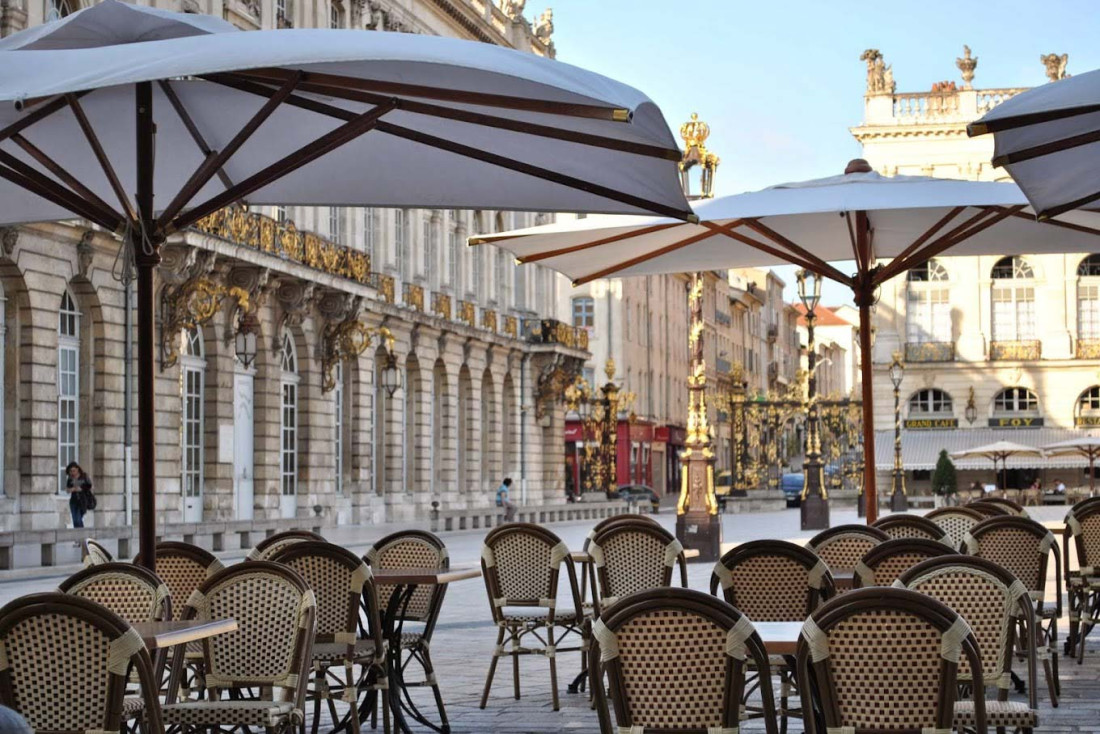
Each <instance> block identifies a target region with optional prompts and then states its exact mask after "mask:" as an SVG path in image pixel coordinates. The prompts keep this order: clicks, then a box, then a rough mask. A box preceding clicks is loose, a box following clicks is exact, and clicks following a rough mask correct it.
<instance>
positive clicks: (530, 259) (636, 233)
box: [469, 222, 683, 264]
mask: <svg viewBox="0 0 1100 734" xmlns="http://www.w3.org/2000/svg"><path fill="white" fill-rule="evenodd" d="M681 224H683V223H682V222H676V223H674V224H655V225H653V226H652V227H643V228H642V229H635V230H631V231H629V232H623V233H620V234H617V235H612V236H610V237H603V238H601V239H598V240H593V241H592V242H582V243H581V244H579V245H571V246H569V247H561V248H558V249H557V250H548V251H546V252H537V253H535V254H533V255H527V256H524V257H517V258H516V261H517V262H518V263H520V264H526V263H534V262H539V261H540V260H547V259H549V258H552V257H557V256H559V255H568V254H570V253H573V252H581V251H583V250H589V249H592V248H593V247H600V246H601V245H610V244H612V243H615V242H620V241H622V240H625V239H630V238H631V237H641V236H643V235H647V234H652V233H653V232H660V231H662V230H666V229H669V228H670V227H678V226H680V225H681ZM507 239H515V238H512V237H509V238H507ZM501 241H503V240H502V239H496V240H489V239H482V238H480V237H471V238H470V241H469V243H470V245H481V244H490V243H491V242H501Z"/></svg>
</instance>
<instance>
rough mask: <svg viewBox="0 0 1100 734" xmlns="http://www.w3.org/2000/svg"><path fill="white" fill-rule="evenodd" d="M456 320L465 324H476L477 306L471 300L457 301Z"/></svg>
mask: <svg viewBox="0 0 1100 734" xmlns="http://www.w3.org/2000/svg"><path fill="white" fill-rule="evenodd" d="M458 320H459V321H462V322H464V323H465V324H466V325H467V326H474V327H476V326H477V307H476V306H474V304H473V303H472V302H471V301H459V302H458Z"/></svg>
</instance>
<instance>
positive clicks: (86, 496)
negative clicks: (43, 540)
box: [65, 461, 95, 528]
mask: <svg viewBox="0 0 1100 734" xmlns="http://www.w3.org/2000/svg"><path fill="white" fill-rule="evenodd" d="M65 475H66V476H67V477H68V478H67V479H66V480H65V487H66V488H67V489H68V490H69V514H70V515H72V518H73V527H74V528H82V527H84V513H86V512H87V511H88V510H92V509H95V504H94V503H95V499H94V498H93V497H92V479H91V477H89V476H88V475H87V473H86V472H85V471H84V470H83V469H81V468H80V464H77V463H76V462H75V461H71V462H69V465H68V466H67V467H65Z"/></svg>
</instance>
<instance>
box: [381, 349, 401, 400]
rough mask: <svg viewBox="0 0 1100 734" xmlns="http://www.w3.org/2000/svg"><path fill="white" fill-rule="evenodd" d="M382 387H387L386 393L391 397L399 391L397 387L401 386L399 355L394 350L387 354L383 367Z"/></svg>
mask: <svg viewBox="0 0 1100 734" xmlns="http://www.w3.org/2000/svg"><path fill="white" fill-rule="evenodd" d="M382 387H384V388H385V389H386V394H387V395H389V396H390V397H391V398H392V397H393V394H394V393H395V392H397V389H398V388H399V387H401V371H400V370H399V369H397V357H395V356H394V354H393V352H388V353H387V354H386V362H385V364H384V365H383V367H382Z"/></svg>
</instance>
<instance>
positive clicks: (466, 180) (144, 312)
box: [0, 0, 692, 565]
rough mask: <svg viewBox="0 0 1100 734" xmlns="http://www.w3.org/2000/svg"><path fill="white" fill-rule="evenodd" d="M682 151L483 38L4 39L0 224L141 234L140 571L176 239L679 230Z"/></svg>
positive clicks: (105, 23)
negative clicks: (420, 216)
mask: <svg viewBox="0 0 1100 734" xmlns="http://www.w3.org/2000/svg"><path fill="white" fill-rule="evenodd" d="M5 103H6V104H5ZM368 132H370V134H369V135H367V134H366V133H368ZM334 151H338V153H337V154H336V155H332V153H333V152H334ZM679 157H680V153H679V150H678V149H677V146H676V143H675V140H674V138H673V136H672V133H671V131H670V130H669V129H668V126H667V124H666V123H665V121H664V118H663V117H662V116H661V112H660V110H658V109H657V106H656V105H655V104H654V103H653V102H652V101H650V100H649V99H648V98H647V97H646V96H645V95H643V94H642V93H641V92H639V91H637V90H635V89H633V88H631V87H628V86H626V85H623V84H620V83H618V82H615V81H613V80H611V79H608V78H606V77H604V76H600V75H598V74H593V73H591V72H587V71H584V70H582V69H578V68H576V67H573V66H569V65H567V64H562V63H559V62H556V61H552V60H549V59H544V58H540V57H537V56H534V55H531V54H524V53H520V52H517V51H513V50H510V49H505V48H500V47H497V46H492V45H489V44H483V43H473V42H466V41H460V40H455V39H447V38H439V37H433V36H424V35H414V34H397V33H376V32H372V33H365V32H362V31H353V30H309V29H306V30H273V31H251V32H247V33H245V32H237V31H236V29H235V28H234V27H233V26H232V25H230V24H229V23H226V22H224V21H222V20H219V19H217V18H211V17H208V16H200V15H193V14H181V13H172V12H167V11H163V10H156V9H153V8H147V7H138V6H131V5H126V4H123V3H119V2H116V1H115V0H106V1H105V2H103V3H100V4H98V5H95V6H93V7H90V8H88V9H86V10H82V11H80V12H77V13H74V14H72V15H70V16H68V17H66V18H64V19H62V20H60V21H56V22H54V23H48V24H46V25H43V26H40V27H36V28H32V29H29V30H26V31H23V32H21V33H17V34H15V35H12V36H10V37H9V38H6V39H4V40H3V41H0V225H8V224H16V223H23V222H32V221H41V220H54V219H70V218H72V217H73V216H74V215H76V216H79V217H82V218H84V219H87V220H90V221H92V222H94V223H96V224H98V225H101V226H103V227H105V228H106V229H108V230H110V231H113V232H118V233H120V234H123V235H124V236H130V237H132V239H133V240H134V241H135V243H136V244H135V248H134V249H135V251H136V257H135V260H136V264H137V291H138V292H137V311H138V337H137V339H138V361H139V373H138V429H139V433H138V446H139V475H138V490H139V497H140V502H141V506H140V516H139V523H140V548H141V556H142V558H143V559H144V561H145V563H147V564H150V565H151V564H152V563H153V561H154V554H153V552H152V551H153V543H154V542H155V493H154V487H155V458H156V454H155V452H156V449H155V444H154V433H153V428H154V425H155V420H154V410H155V406H154V389H153V388H154V377H155V359H154V315H155V307H154V300H153V271H154V269H155V267H156V264H157V262H158V261H159V255H158V249H159V247H160V244H161V243H162V242H163V241H164V240H165V238H166V237H168V236H169V235H170V234H172V233H173V232H176V231H179V230H181V229H183V228H185V227H187V226H189V225H191V224H193V223H195V222H196V221H198V220H199V219H201V218H202V217H204V216H205V215H207V214H210V213H212V212H214V211H217V210H218V209H220V208H222V207H224V206H226V205H229V204H232V203H235V202H240V201H245V202H247V203H249V204H300V205H314V204H322V205H352V206H354V205H363V206H383V207H385V206H394V207H396V206H413V207H439V208H475V209H480V208H488V209H516V210H525V211H532V210H534V211H591V212H613V213H660V214H663V215H666V216H671V217H682V218H689V217H691V216H692V213H691V210H690V208H689V207H688V205H687V202H686V201H685V199H684V195H683V193H682V191H681V189H680V184H679V177H678V170H677V161H678V160H679Z"/></svg>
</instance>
